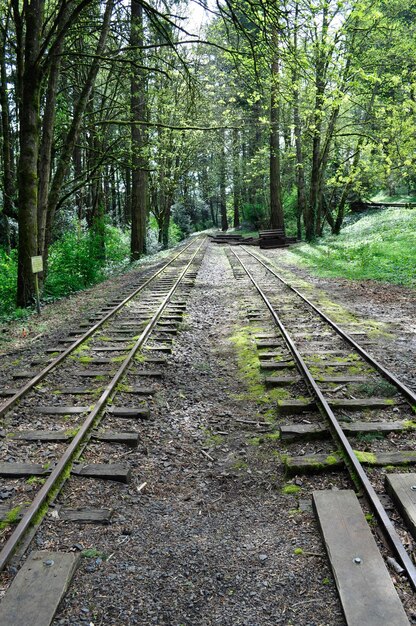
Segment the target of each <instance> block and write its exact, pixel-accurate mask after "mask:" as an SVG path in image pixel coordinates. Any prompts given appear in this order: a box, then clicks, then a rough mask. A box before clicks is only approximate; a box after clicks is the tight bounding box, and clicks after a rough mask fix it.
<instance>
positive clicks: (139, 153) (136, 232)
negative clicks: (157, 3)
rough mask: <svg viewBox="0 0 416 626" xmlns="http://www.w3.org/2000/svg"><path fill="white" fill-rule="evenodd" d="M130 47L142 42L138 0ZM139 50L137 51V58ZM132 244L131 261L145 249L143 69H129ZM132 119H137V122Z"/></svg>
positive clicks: (133, 12)
mask: <svg viewBox="0 0 416 626" xmlns="http://www.w3.org/2000/svg"><path fill="white" fill-rule="evenodd" d="M130 42H131V46H132V48H140V46H143V8H142V5H141V4H140V3H139V2H138V0H131V35H130ZM141 56H142V55H141V52H140V51H138V52H136V58H138V59H139V60H140V58H141ZM130 106H131V119H132V122H133V123H132V127H131V150H132V154H131V160H132V173H131V183H132V187H131V247H130V256H131V260H132V261H134V260H136V259H139V258H140V257H141V256H142V255H143V254H144V253H145V252H146V217H147V202H146V200H147V184H148V180H147V179H148V174H147V171H146V160H145V157H144V156H143V150H144V147H145V143H146V134H145V130H144V127H143V126H142V125H141V124H140V122H144V121H146V115H147V111H146V109H147V107H146V78H145V75H144V72H143V71H142V70H137V69H135V68H134V69H132V76H131V104H130ZM135 122H138V123H137V124H136V123H135Z"/></svg>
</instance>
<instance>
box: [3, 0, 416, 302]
mask: <svg viewBox="0 0 416 626" xmlns="http://www.w3.org/2000/svg"><path fill="white" fill-rule="evenodd" d="M189 11H192V15H193V16H194V17H193V19H188V18H187V15H188V14H189ZM0 14H1V20H0V24H1V25H0V84H1V88H0V109H1V126H0V141H1V144H0V150H1V154H0V220H1V241H0V243H1V245H2V246H3V250H4V251H5V253H6V254H15V256H16V257H17V276H16V285H17V296H16V297H17V303H18V305H19V306H22V307H26V306H31V304H32V302H33V297H34V289H35V287H34V277H33V274H32V270H31V257H33V256H42V257H43V262H44V272H43V274H42V275H41V279H42V288H44V289H45V288H46V289H47V285H48V274H49V273H50V272H52V270H53V262H52V264H51V249H52V261H53V249H54V248H53V246H54V245H55V244H56V242H59V241H62V240H63V239H62V238H63V237H65V236H68V232H70V231H71V230H72V231H73V232H76V233H77V238H78V239H77V240H74V245H75V244H76V241H78V242H79V245H80V246H81V242H82V241H85V239H83V237H84V236H88V237H89V240H88V241H89V242H90V244H91V245H92V246H93V248H91V247H90V248H89V253H88V255H90V256H91V254H92V252H91V250H92V249H93V258H94V259H95V260H97V262H98V261H99V260H100V259H101V260H102V262H103V263H104V262H105V259H106V258H107V257H108V255H109V250H110V249H111V242H110V241H109V239H108V232H109V230H108V229H109V228H113V229H114V228H115V229H119V231H120V232H121V231H123V232H124V233H128V235H129V240H130V246H129V247H130V258H131V259H132V260H135V259H137V258H139V257H140V256H141V255H143V254H145V253H146V250H147V249H148V248H149V247H150V248H151V247H152V246H153V247H156V246H163V247H167V246H168V245H169V241H170V240H171V239H172V238H174V239H175V238H177V237H181V236H186V235H187V234H189V233H190V232H191V231H193V230H198V229H203V228H207V227H211V226H215V227H219V228H222V229H223V230H226V229H227V228H228V227H229V226H239V225H240V224H242V223H246V224H250V225H251V226H252V227H253V228H259V227H268V226H271V227H274V228H285V229H286V231H288V232H289V234H292V235H297V236H298V237H299V238H300V237H304V238H306V239H307V240H308V241H310V240H313V239H315V238H316V237H319V236H321V234H322V232H323V230H324V228H325V227H327V228H329V229H331V231H332V232H333V233H334V234H337V233H339V232H340V229H341V227H342V223H343V220H344V216H345V213H346V211H347V210H348V208H349V206H350V204H351V203H354V202H357V201H360V200H361V199H363V198H367V197H369V196H371V194H373V193H374V192H376V191H378V190H380V189H388V190H389V192H390V193H391V194H394V193H396V192H400V191H403V190H406V191H410V190H412V189H413V188H414V187H415V186H416V175H415V141H416V139H415V133H414V127H415V114H416V92H415V89H416V51H415V47H414V39H415V28H416V26H415V23H416V20H415V18H416V8H415V6H414V3H413V2H410V0H402V1H401V2H400V3H399V2H398V0H389V1H387V0H280V1H278V2H273V3H267V2H264V1H263V0H216V1H215V2H214V0H211V1H210V2H208V3H207V4H205V2H201V3H199V1H198V0H184V1H182V2H180V1H177V0H165V1H164V2H161V1H159V0H157V1H154V2H145V1H144V0H130V2H129V3H116V2H114V0H106V1H104V0H53V1H51V2H49V3H46V2H45V1H44V0H23V1H22V2H18V1H17V0H9V2H5V1H4V0H3V1H1V2H0ZM195 15H199V16H201V15H204V23H203V25H202V27H200V25H199V24H198V23H197V18H196V17H195ZM112 232H113V233H114V231H112ZM153 233H156V235H155V236H153ZM91 242H93V243H91ZM90 244H89V245H90ZM86 254H87V253H86ZM91 258H92V257H91ZM49 280H50V279H49Z"/></svg>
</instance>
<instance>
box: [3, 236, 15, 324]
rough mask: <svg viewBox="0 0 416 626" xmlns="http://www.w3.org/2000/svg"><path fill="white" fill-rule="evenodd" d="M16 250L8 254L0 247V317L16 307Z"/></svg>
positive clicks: (4, 316) (5, 315) (8, 313)
mask: <svg viewBox="0 0 416 626" xmlns="http://www.w3.org/2000/svg"><path fill="white" fill-rule="evenodd" d="M16 283H17V250H12V251H11V253H10V254H7V252H6V251H5V250H4V249H3V248H0V318H2V319H5V318H6V317H7V316H8V315H10V314H11V313H12V312H13V311H14V309H15V307H16V302H15V301H16Z"/></svg>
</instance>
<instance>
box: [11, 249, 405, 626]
mask: <svg viewBox="0 0 416 626" xmlns="http://www.w3.org/2000/svg"><path fill="white" fill-rule="evenodd" d="M132 276H133V277H134V278H133V280H132V284H131V285H130V287H129V288H128V289H126V290H125V291H123V293H122V294H120V295H119V296H118V297H115V298H114V299H112V300H111V301H110V302H108V304H106V305H104V306H103V307H102V308H101V309H100V310H99V311H94V310H91V312H90V313H89V316H88V319H87V320H85V321H84V322H83V323H81V324H80V325H78V326H76V327H75V328H74V329H68V332H67V334H66V336H62V338H61V339H59V341H57V342H56V343H55V344H52V345H50V346H49V347H47V349H46V350H45V354H44V355H43V354H40V355H38V356H37V357H36V358H34V359H32V361H31V363H30V368H26V369H25V370H23V371H21V370H20V369H18V368H17V367H16V368H14V369H13V371H12V377H11V378H10V380H8V381H7V384H3V386H2V388H1V389H0V393H1V396H2V397H3V403H2V404H1V405H0V417H1V432H0V437H1V439H0V444H1V446H0V481H1V490H0V494H3V495H4V498H2V500H3V502H4V504H0V519H1V520H2V523H1V526H0V570H1V572H0V586H1V589H2V591H4V590H5V589H6V588H7V591H6V592H5V595H4V597H3V598H2V599H1V601H0V624H1V626H11V625H13V626H23V625H24V626H26V624H28V623H31V624H32V626H46V625H49V624H50V623H52V621H53V623H54V624H56V625H58V624H59V625H61V624H62V625H66V624H68V625H69V624H71V625H72V624H76V625H77V626H78V624H82V623H84V622H85V623H92V624H94V626H97V624H111V625H116V626H118V625H119V624H140V625H143V626H144V625H146V626H147V625H148V624H150V623H155V624H161V625H162V624H164V625H166V626H168V625H169V626H171V625H173V624H179V623H181V624H182V623H183V624H186V625H187V626H188V625H189V626H191V625H192V626H199V625H201V626H202V625H203V626H205V625H207V626H208V624H209V625H211V624H221V626H223V625H224V626H236V625H240V626H247V625H248V624H250V625H251V624H253V625H256V626H257V625H258V626H275V625H276V624H283V625H285V626H286V625H289V624H295V623H296V624H298V623H299V624H301V626H304V625H306V624H307V625H308V626H322V625H323V624H328V625H329V624H330V625H331V626H341V625H343V624H344V623H347V624H348V626H362V625H363V624H365V625H366V626H385V625H387V624H388V625H389V626H393V625H394V626H405V625H406V624H410V623H413V622H411V619H413V617H412V616H413V613H412V611H413V607H414V606H415V605H414V602H413V598H414V591H415V589H416V570H415V558H416V553H415V545H416V514H415V510H416V474H415V473H414V472H413V471H412V467H413V465H414V464H415V463H416V451H415V445H414V434H415V431H416V421H415V415H414V410H415V406H416V394H415V393H414V391H413V390H412V389H410V388H409V387H408V386H406V385H404V384H402V382H401V381H400V377H399V376H397V375H394V374H392V373H391V372H389V371H388V370H387V369H386V367H385V366H383V365H382V364H381V363H379V362H378V361H376V360H374V359H373V358H372V356H371V347H372V346H371V338H368V337H367V335H365V334H363V333H362V330H361V329H359V328H358V327H357V326H356V325H352V326H350V327H348V325H347V324H342V328H341V323H339V322H337V323H335V322H334V321H332V320H331V319H330V318H329V316H328V315H327V314H326V313H324V312H323V311H321V310H319V309H318V308H317V307H316V306H315V305H314V304H313V302H312V300H313V297H310V296H309V297H305V296H304V295H303V294H302V293H301V291H299V290H298V289H297V288H295V287H294V286H293V285H291V284H289V283H288V281H287V280H285V279H284V277H283V276H282V275H281V273H280V271H279V269H278V267H277V265H275V264H274V263H273V262H272V261H271V260H270V259H268V258H267V257H265V256H263V255H262V254H261V253H259V252H257V251H254V250H252V249H251V248H250V249H248V248H246V247H244V246H238V247H232V246H229V245H228V244H227V245H226V246H224V247H216V246H215V244H214V245H207V241H206V240H205V239H197V240H194V241H192V242H191V243H189V244H187V245H185V246H184V247H182V248H181V249H180V250H179V251H176V252H174V253H173V254H172V255H171V256H170V257H169V258H168V260H167V261H166V262H164V263H163V264H159V265H157V266H155V267H153V268H152V269H147V270H145V271H143V270H142V271H141V272H140V273H138V274H137V275H136V274H135V273H133V274H132ZM185 314H186V316H187V317H186V319H185ZM179 330H182V332H181V333H180V335H178V331H179ZM175 338H176V341H175V343H174V344H173V340H174V339H175ZM236 346H239V348H238V347H236ZM239 350H240V352H239ZM250 377H252V378H250ZM19 381H23V383H22V384H21V386H20V387H19ZM251 389H254V391H251ZM253 435H254V436H253ZM262 446H263V447H262ZM149 483H151V484H149ZM299 485H300V486H301V487H300V486H299ZM296 490H301V491H302V494H303V496H304V497H303V498H301V497H300V496H297V495H296ZM293 494H295V495H293ZM305 496H307V499H308V502H306V504H305ZM290 502H292V505H290V504H289V503H290ZM312 505H313V509H312ZM291 506H292V507H293V508H291ZM302 519H303V520H304V521H302ZM321 536H322V538H323V542H322V540H321ZM295 546H302V548H299V547H295ZM324 546H325V548H326V553H325V550H324V549H323V547H324ZM37 548H39V550H38V549H37ZM302 552H303V556H302ZM82 557H85V559H84V560H83V561H82ZM297 559H304V560H303V561H301V560H297ZM311 561H313V563H311ZM81 562H82V564H81ZM104 562H105V567H104ZM386 563H387V566H386ZM330 569H332V572H333V578H334V581H335V583H336V588H337V591H338V596H339V599H340V602H338V599H337V594H336V588H335V585H332V588H330V585H329V583H330V580H329V578H328V577H330ZM321 572H322V574H321ZM74 576H75V578H74ZM320 576H322V579H323V580H324V581H325V582H324V583H321V582H320ZM71 581H73V582H72V584H71ZM70 585H71V587H70V589H71V590H72V596H71V593H70V594H66V591H67V589H68V587H69V586H70ZM327 585H328V586H327ZM74 587H75V589H74ZM291 596H293V598H292V597H291ZM62 598H65V600H64V602H61V601H62ZM60 603H61V604H60ZM326 603H328V606H327V605H326ZM331 603H332V604H331ZM34 606H36V611H35V614H34ZM58 606H60V608H59V610H58V615H57V617H56V618H55V619H54V615H55V613H56V611H57V608H58ZM102 607H105V609H104V608H102ZM16 615H18V619H16ZM415 615H416V613H415ZM343 616H344V617H345V621H344V617H343ZM299 620H300V621H299Z"/></svg>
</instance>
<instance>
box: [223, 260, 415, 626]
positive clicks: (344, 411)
mask: <svg viewBox="0 0 416 626" xmlns="http://www.w3.org/2000/svg"><path fill="white" fill-rule="evenodd" d="M240 250H241V249H240ZM229 258H230V262H231V263H232V265H233V266H234V268H235V270H236V271H240V272H241V270H240V266H241V268H242V269H243V270H244V272H246V274H247V276H248V277H249V278H250V281H251V282H252V285H253V286H254V287H255V289H256V290H257V292H258V294H259V295H260V297H261V300H262V303H263V305H266V307H267V310H268V312H269V313H270V314H271V316H272V318H273V320H274V322H275V324H276V326H277V329H278V331H279V333H278V334H281V336H277V335H274V334H273V333H272V334H270V335H264V336H263V338H261V339H260V338H259V341H258V343H257V346H258V348H259V350H260V352H259V356H260V359H261V368H262V369H263V370H265V371H266V372H267V373H268V375H267V376H266V379H265V380H266V383H267V384H269V385H274V386H277V387H280V388H282V387H285V388H286V389H290V395H291V396H292V397H291V398H288V399H282V400H280V401H279V402H278V405H279V409H280V412H283V413H294V414H295V415H296V416H297V423H292V424H286V425H283V426H282V427H281V429H280V434H281V437H282V438H284V439H286V440H292V441H303V442H308V448H309V449H308V451H307V452H306V451H305V446H303V447H302V449H301V455H296V456H294V455H293V453H292V455H291V456H286V457H285V459H284V461H285V465H286V471H287V474H290V475H292V476H293V475H299V474H302V473H312V472H317V471H324V470H328V469H334V468H335V467H339V466H343V465H344V463H345V465H346V467H347V468H348V469H349V471H350V475H351V478H352V480H353V482H355V484H356V486H357V488H358V489H362V490H363V492H364V494H365V496H366V499H367V504H369V506H370V510H371V511H372V512H373V513H374V514H375V516H376V517H377V520H378V523H379V525H380V527H381V528H382V530H383V534H384V536H385V537H386V538H387V540H388V543H389V545H390V546H391V548H392V550H393V553H394V555H395V556H396V557H397V558H398V560H399V561H400V563H401V565H402V566H403V568H404V571H405V572H406V574H407V577H408V580H409V583H410V585H411V587H412V588H413V590H415V589H416V568H415V564H414V558H415V548H414V540H415V539H416V514H415V510H416V502H415V500H416V498H415V497H414V496H413V495H412V493H414V492H415V491H416V484H415V483H416V474H415V473H410V470H409V468H410V466H411V465H413V464H415V463H416V452H415V450H414V431H415V428H416V422H415V421H414V420H413V418H414V410H415V409H414V407H415V405H416V394H415V393H414V392H413V391H412V390H411V389H409V388H408V387H406V386H405V385H403V384H402V383H401V382H400V381H399V380H398V379H397V377H396V376H394V375H393V374H392V373H391V372H389V371H388V370H386V369H385V368H384V367H383V366H382V365H381V364H380V363H378V362H377V361H375V360H374V359H373V358H372V357H371V356H370V355H369V353H368V351H367V350H368V348H367V346H365V345H359V344H358V343H357V341H356V340H355V338H352V337H351V335H349V334H347V333H345V332H344V331H343V330H341V328H340V327H339V326H338V325H337V324H335V323H334V322H332V321H331V320H330V319H329V318H328V316H326V315H325V314H324V313H322V312H321V311H320V310H319V309H317V308H316V307H315V306H314V305H313V304H312V303H311V302H310V301H309V300H308V299H307V298H305V297H304V296H302V294H301V293H300V292H299V291H297V289H295V288H294V287H292V286H291V285H289V284H288V283H287V282H286V281H285V280H284V279H283V278H282V277H281V276H280V275H279V274H278V273H276V271H275V269H273V268H272V267H271V264H270V261H267V260H266V262H264V260H263V259H262V258H260V256H259V255H258V254H256V253H253V252H251V251H248V250H246V249H244V248H243V249H242V251H239V252H238V253H236V252H235V251H234V250H232V249H231V254H230V255H229ZM240 275H241V274H240ZM279 286H280V287H281V288H280V289H279ZM263 308H264V307H263ZM263 314H264V311H262V308H261V307H260V309H257V308H253V309H252V311H251V318H252V319H253V320H254V321H256V320H258V319H261V318H262V317H261V316H262V315H263ZM288 329H290V331H289V330H288ZM353 332H354V334H355V335H357V334H358V335H360V334H364V333H360V332H358V333H357V331H356V330H355V331H353ZM299 374H301V377H302V378H300V377H299ZM299 386H300V387H299ZM302 386H303V389H302ZM296 391H297V393H298V394H299V395H301V394H302V395H301V397H297V398H296V397H295V398H293V393H294V392H296ZM305 391H306V395H309V397H305ZM302 392H303V393H302ZM380 392H382V393H383V392H384V396H386V395H387V396H388V397H374V396H375V395H376V396H379V395H380ZM411 404H413V409H412V406H411ZM314 409H319V412H318V411H316V413H315V414H314V413H313V410H314ZM375 411H377V416H376V417H372V415H374V412H375ZM305 413H308V414H309V415H308V419H305ZM398 413H399V414H400V415H398ZM380 417H382V419H380ZM398 417H400V419H399V420H398V419H397V418H398ZM322 418H324V420H325V421H324V423H322ZM295 419H296V418H295ZM329 434H331V435H332V438H333V440H334V442H335V444H336V448H337V449H336V450H335V451H334V449H333V448H331V444H329V447H327V449H326V452H324V453H322V451H323V450H324V449H325V447H326V446H325V444H323V443H322V439H323V437H325V436H328V435H329ZM373 437H374V443H371V441H372V438H373ZM312 439H318V442H317V443H316V444H311V443H310V441H311V440H312ZM312 446H314V449H313V448H312ZM362 464H365V465H368V466H370V467H371V468H372V469H371V470H370V472H371V474H370V476H368V475H367V474H366V472H365V470H364V468H363V465H362ZM386 466H389V468H390V471H389V472H388V473H387V475H386V470H385V469H384V468H385V467H386ZM391 466H395V467H391ZM376 467H377V468H383V469H382V470H381V471H375V469H374V468H376ZM403 468H404V470H405V472H408V471H409V473H407V474H400V475H399V476H398V475H397V474H398V473H399V472H403ZM383 478H384V483H385V485H386V490H387V491H388V493H389V494H390V495H391V496H392V497H394V498H395V499H396V501H397V506H398V508H399V509H400V511H401V512H402V513H403V517H404V521H405V527H406V531H407V532H406V531H403V532H401V534H402V535H403V537H402V538H401V537H400V536H399V533H400V530H399V531H397V530H396V528H395V525H394V523H393V522H392V519H391V518H393V519H394V518H395V517H396V516H397V512H396V511H395V510H394V511H393V513H390V515H389V514H388V513H387V511H386V510H385V508H384V506H383V504H382V503H381V501H380V498H381V497H383V498H384V499H385V498H386V496H387V494H386V493H384V489H383ZM376 489H377V490H378V492H379V494H380V493H381V494H382V495H377V493H376ZM336 497H337V502H338V501H339V500H340V498H339V496H338V494H336ZM348 497H349V498H351V495H350V494H349V495H348ZM320 498H321V496H320V495H319V494H317V495H316V496H315V497H314V499H315V506H317V505H316V501H317V500H318V501H319V499H320ZM403 498H404V499H405V501H406V504H405V505H403ZM318 508H319V507H318ZM323 508H325V507H323ZM328 508H331V507H328ZM323 514H324V513H322V515H323ZM318 515H319V511H318ZM320 521H321V526H324V524H323V523H322V520H320ZM402 524H403V520H400V521H399V523H398V524H397V526H398V528H399V529H400V527H401V526H402ZM341 531H342V529H341V528H340V538H339V541H340V542H343V541H345V537H343V536H342V534H341ZM412 534H413V539H412ZM324 535H325V532H324ZM402 539H403V542H404V543H405V545H406V547H407V550H406V548H405V547H404V545H403V543H402ZM325 540H326V541H327V537H326V536H325ZM353 549H354V548H353ZM332 550H334V547H333V546H331V545H329V546H328V551H329V554H330V556H331V552H332ZM343 556H344V557H345V555H343ZM331 558H332V557H331ZM351 562H353V559H352V558H351ZM361 562H362V561H361V559H359V558H358V557H357V563H359V564H361ZM336 563H337V557H336V556H335V557H334V558H332V564H333V568H334V572H335V575H336V578H337V580H338V586H339V590H340V593H341V597H342V598H343V593H345V590H344V589H343V586H344V583H345V581H344V582H343V581H342V575H345V572H343V573H342V572H340V571H339V570H337V567H336ZM396 567H397V566H396ZM398 569H400V567H398ZM351 575H352V571H350V572H348V573H347V574H346V576H347V577H348V576H351ZM366 575H367V576H368V573H367V574H366ZM340 578H341V580H340ZM377 586H379V585H378V584H377V583H376V584H375V585H374V590H376V589H377ZM359 587H360V584H358V589H356V590H355V593H356V594H357V593H358V591H359ZM349 592H350V590H349ZM377 592H378V589H377ZM363 593H368V589H363ZM382 593H383V592H382ZM374 595H375V599H374V601H373V602H374V606H377V604H379V603H380V601H381V600H382V597H379V598H378V599H377V594H376V593H374ZM346 596H347V597H346V598H345V600H346V602H345V603H344V611H345V613H346V615H347V618H348V619H351V620H352V621H351V623H355V622H354V621H353V618H352V616H351V611H350V607H349V605H348V603H351V600H352V598H351V597H348V594H346ZM343 599H344V598H343ZM354 601H355V603H357V602H359V601H358V600H357V595H356V597H355V599H354V600H353V603H354ZM361 601H362V600H361ZM390 602H391V600H390ZM367 610H368V607H365V609H364V611H367ZM372 610H373V611H374V608H373V609H372ZM383 610H384V611H385V610H386V609H385V608H384V609H381V608H380V612H381V615H380V616H379V618H378V619H379V621H377V620H376V619H375V618H374V623H380V624H383V623H385V621H386V620H387V621H388V619H387V616H386V613H385V612H384V614H383ZM354 611H356V609H355V607H354V609H353V611H352V612H354ZM403 618H404V620H405V622H404V623H407V621H406V617H405V616H403ZM354 619H358V622H357V623H359V621H360V619H361V621H363V622H365V623H370V622H367V619H368V617H366V613H363V614H361V616H359V617H357V615H355V616H354ZM392 619H393V618H392ZM383 620H384V621H383ZM393 621H395V620H394V619H393ZM371 623H373V622H371ZM395 623H399V620H397V622H396V621H395ZM400 623H402V622H400Z"/></svg>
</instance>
